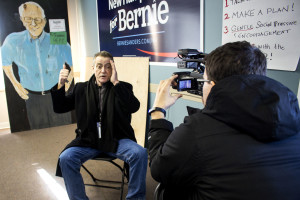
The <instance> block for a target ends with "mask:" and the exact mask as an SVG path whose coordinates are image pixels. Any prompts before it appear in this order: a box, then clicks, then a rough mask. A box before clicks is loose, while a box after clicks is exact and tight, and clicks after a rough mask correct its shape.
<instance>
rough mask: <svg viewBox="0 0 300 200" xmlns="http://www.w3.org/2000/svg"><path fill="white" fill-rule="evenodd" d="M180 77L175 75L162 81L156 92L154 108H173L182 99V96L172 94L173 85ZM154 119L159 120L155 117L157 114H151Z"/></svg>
mask: <svg viewBox="0 0 300 200" xmlns="http://www.w3.org/2000/svg"><path fill="white" fill-rule="evenodd" d="M177 77H178V75H173V76H171V77H170V78H168V79H167V80H162V81H160V83H159V86H158V88H157V91H156V97H155V100H154V104H153V107H160V108H163V109H165V110H166V109H168V108H169V107H170V106H172V105H173V104H174V103H175V102H176V101H177V99H178V98H180V97H182V94H176V95H171V94H170V88H171V84H172V82H173V81H174V79H176V78H177ZM151 117H152V119H157V117H155V112H153V114H151Z"/></svg>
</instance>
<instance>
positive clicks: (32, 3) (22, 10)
mask: <svg viewBox="0 0 300 200" xmlns="http://www.w3.org/2000/svg"><path fill="white" fill-rule="evenodd" d="M24 4H31V5H35V6H37V7H38V8H40V9H41V12H42V17H43V18H45V12H44V9H43V8H42V7H41V6H40V5H39V4H37V3H35V2H32V1H28V2H26V3H22V4H21V5H20V6H19V14H20V17H22V16H23V12H24Z"/></svg>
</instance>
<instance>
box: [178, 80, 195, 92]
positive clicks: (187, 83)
mask: <svg viewBox="0 0 300 200" xmlns="http://www.w3.org/2000/svg"><path fill="white" fill-rule="evenodd" d="M191 88H192V79H182V80H179V81H178V91H185V90H189V89H191Z"/></svg>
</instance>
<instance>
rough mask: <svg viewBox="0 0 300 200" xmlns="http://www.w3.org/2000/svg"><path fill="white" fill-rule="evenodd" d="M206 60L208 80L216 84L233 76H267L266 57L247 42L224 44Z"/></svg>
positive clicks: (207, 56)
mask: <svg viewBox="0 0 300 200" xmlns="http://www.w3.org/2000/svg"><path fill="white" fill-rule="evenodd" d="M204 60H205V69H206V74H207V78H208V79H209V80H211V81H214V82H218V81H220V80H222V79H224V78H226V77H229V76H233V75H246V74H257V75H266V69H267V61H266V57H265V55H264V54H263V53H262V52H261V51H260V50H259V49H258V48H257V47H255V46H252V45H251V44H250V43H249V42H247V41H239V42H232V43H227V44H224V45H222V46H220V47H218V48H216V49H215V50H214V51H212V52H211V53H210V54H208V55H206V56H205V58H204Z"/></svg>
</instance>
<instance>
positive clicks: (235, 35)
mask: <svg viewBox="0 0 300 200" xmlns="http://www.w3.org/2000/svg"><path fill="white" fill-rule="evenodd" d="M299 23H300V1H299V0H276V1H274V0H224V1H223V34H222V43H223V44H225V43H228V42H234V41H243V40H246V41H248V42H250V43H251V44H253V45H255V46H256V47H258V48H259V49H260V50H261V51H262V52H263V53H264V54H265V55H266V57H267V60H268V69H276V70H286V71H295V70H296V68H297V64H298V61H299V56H300V48H299V47H300V24H299Z"/></svg>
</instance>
